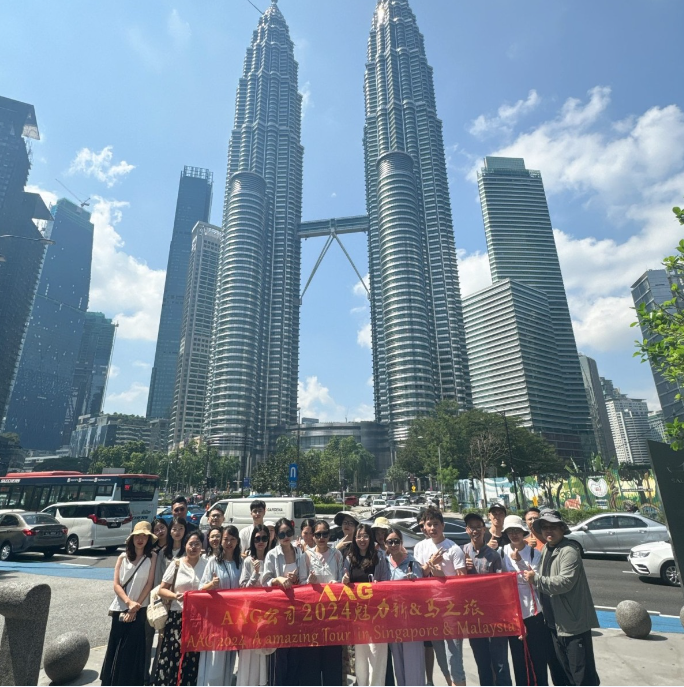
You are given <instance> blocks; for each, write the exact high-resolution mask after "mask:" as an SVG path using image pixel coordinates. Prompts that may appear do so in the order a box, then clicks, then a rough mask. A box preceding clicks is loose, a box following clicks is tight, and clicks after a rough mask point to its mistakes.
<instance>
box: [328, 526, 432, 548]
mask: <svg viewBox="0 0 684 687" xmlns="http://www.w3.org/2000/svg"><path fill="white" fill-rule="evenodd" d="M393 527H396V528H397V529H398V530H400V531H401V534H402V537H403V539H404V547H405V548H406V550H407V551H409V552H411V553H413V547H414V546H415V545H416V544H417V543H418V542H420V541H423V539H424V537H423V535H422V534H421V535H416V533H415V532H412V531H411V530H410V529H408V527H404V526H403V525H393ZM342 537H344V533H343V532H342V528H341V527H340V526H339V525H332V526H331V527H330V539H329V540H328V543H329V545H330V546H334V545H335V542H338V541H339V540H340V539H342Z"/></svg>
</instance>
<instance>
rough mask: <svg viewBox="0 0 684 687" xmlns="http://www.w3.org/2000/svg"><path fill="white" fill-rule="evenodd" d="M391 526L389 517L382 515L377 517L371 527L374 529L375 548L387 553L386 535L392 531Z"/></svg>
mask: <svg viewBox="0 0 684 687" xmlns="http://www.w3.org/2000/svg"><path fill="white" fill-rule="evenodd" d="M390 526H391V525H390V521H389V520H388V519H387V518H383V517H380V518H375V522H373V527H371V529H372V530H373V537H374V538H375V548H376V549H378V550H381V551H384V552H385V553H387V549H386V548H385V537H386V536H387V533H388V532H389V531H390Z"/></svg>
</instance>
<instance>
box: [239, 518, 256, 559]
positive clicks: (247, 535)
mask: <svg viewBox="0 0 684 687" xmlns="http://www.w3.org/2000/svg"><path fill="white" fill-rule="evenodd" d="M252 532H254V525H247V527H245V528H244V529H242V530H240V552H241V553H246V552H247V549H248V548H249V542H250V539H251V538H252Z"/></svg>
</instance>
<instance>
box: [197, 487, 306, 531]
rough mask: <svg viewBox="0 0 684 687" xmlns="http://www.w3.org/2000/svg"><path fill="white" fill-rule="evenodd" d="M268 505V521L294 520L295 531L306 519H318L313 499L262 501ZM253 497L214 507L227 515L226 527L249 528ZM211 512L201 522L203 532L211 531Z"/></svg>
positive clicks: (287, 498)
mask: <svg viewBox="0 0 684 687" xmlns="http://www.w3.org/2000/svg"><path fill="white" fill-rule="evenodd" d="M262 500H263V501H264V503H265V504H266V517H265V519H266V520H273V521H274V522H275V521H276V520H278V519H279V518H287V519H288V520H293V521H294V524H295V531H296V532H299V531H300V529H301V525H302V520H305V519H306V518H315V517H316V508H315V506H314V503H313V501H312V500H311V499H305V498H301V497H298V496H297V497H295V496H283V497H282V498H280V497H269V496H266V497H264V498H263V499H262ZM252 501H253V499H252V497H249V498H244V499H221V500H220V501H217V502H216V503H214V504H213V505H212V508H213V507H214V506H218V507H219V508H221V510H223V512H224V514H225V520H224V524H225V525H235V527H237V528H238V530H241V529H243V528H245V527H248V526H249V525H251V524H252V522H253V521H252V514H251V511H250V506H251V505H252ZM210 512H211V509H209V510H208V511H207V512H206V513H205V514H204V515H203V516H202V519H201V520H200V525H199V528H200V530H201V531H202V532H208V531H209V519H208V517H207V516H208V515H209V513H210Z"/></svg>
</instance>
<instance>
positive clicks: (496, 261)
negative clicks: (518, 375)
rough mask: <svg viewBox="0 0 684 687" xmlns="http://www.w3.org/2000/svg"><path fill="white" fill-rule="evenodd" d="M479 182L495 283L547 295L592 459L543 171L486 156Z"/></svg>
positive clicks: (578, 432)
mask: <svg viewBox="0 0 684 687" xmlns="http://www.w3.org/2000/svg"><path fill="white" fill-rule="evenodd" d="M478 186H479V191H480V202H481V204H482V214H483V217H484V227H485V235H486V238H487V251H488V253H489V266H490V269H491V274H492V281H493V282H498V281H501V280H503V279H510V280H512V281H517V282H520V283H522V284H527V285H528V286H532V287H534V288H535V289H538V290H539V291H541V292H543V293H545V294H546V297H547V299H548V304H549V325H550V328H551V329H552V330H553V332H554V335H555V339H556V346H557V348H558V370H559V372H560V375H561V378H562V385H563V386H562V388H563V397H564V400H565V404H566V414H567V420H568V423H569V426H570V430H571V432H572V433H573V434H575V436H576V437H577V438H578V441H579V446H578V448H577V452H576V456H577V458H579V459H584V460H589V459H590V457H591V453H592V452H594V451H596V442H595V440H594V432H593V427H592V423H591V417H590V414H589V405H588V403H587V395H586V392H585V390H584V383H583V381H582V371H581V369H580V364H579V357H578V353H577V345H576V343H575V334H574V332H573V330H572V322H571V320H570V311H569V310H568V301H567V297H566V295H565V286H564V285H563V276H562V274H561V269H560V263H559V262H558V253H557V251H556V243H555V241H554V237H553V228H552V226H551V218H550V216H549V209H548V205H547V203H546V194H545V192H544V184H543V182H542V177H541V174H540V172H538V171H536V170H529V169H526V168H525V161H524V160H523V159H521V158H503V157H486V158H485V164H484V167H483V168H482V169H481V171H480V172H479V173H478Z"/></svg>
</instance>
